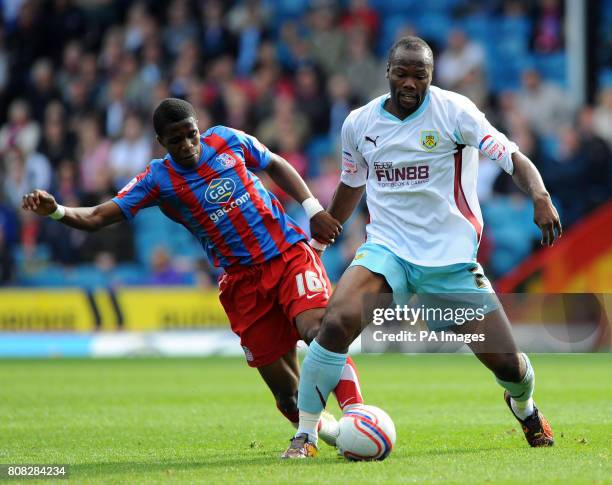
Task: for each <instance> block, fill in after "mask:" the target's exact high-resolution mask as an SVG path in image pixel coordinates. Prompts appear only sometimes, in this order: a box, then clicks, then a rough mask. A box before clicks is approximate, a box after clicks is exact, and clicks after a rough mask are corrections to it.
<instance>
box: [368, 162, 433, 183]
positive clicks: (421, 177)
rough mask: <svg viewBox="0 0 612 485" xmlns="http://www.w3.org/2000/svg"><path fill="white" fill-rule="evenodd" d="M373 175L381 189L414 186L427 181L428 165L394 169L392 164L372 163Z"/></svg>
mask: <svg viewBox="0 0 612 485" xmlns="http://www.w3.org/2000/svg"><path fill="white" fill-rule="evenodd" d="M374 174H375V175H376V181H377V182H378V184H379V185H380V186H382V187H400V186H403V185H415V184H420V183H424V182H426V181H427V180H429V165H410V166H404V167H394V166H393V162H374Z"/></svg>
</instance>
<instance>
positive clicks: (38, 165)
mask: <svg viewBox="0 0 612 485" xmlns="http://www.w3.org/2000/svg"><path fill="white" fill-rule="evenodd" d="M3 158H4V160H3V161H4V170H3V172H4V173H5V179H4V195H5V197H6V200H7V201H8V202H9V203H10V204H11V205H12V206H13V208H15V209H19V207H21V197H22V195H23V194H24V193H26V192H27V191H30V190H33V189H34V188H36V187H42V188H43V190H47V189H49V187H50V185H51V166H50V165H49V161H48V160H47V158H46V157H45V156H44V155H42V154H40V153H38V152H30V153H27V154H26V153H24V151H23V150H21V148H19V147H17V146H13V147H12V148H9V149H8V150H7V151H6V153H5V155H4V157H3ZM24 190H25V191H26V192H24Z"/></svg>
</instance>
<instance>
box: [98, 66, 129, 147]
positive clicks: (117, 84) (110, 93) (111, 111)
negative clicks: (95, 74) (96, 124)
mask: <svg viewBox="0 0 612 485" xmlns="http://www.w3.org/2000/svg"><path fill="white" fill-rule="evenodd" d="M126 89H127V86H126V84H125V80H124V79H123V78H122V77H121V76H115V77H114V78H112V79H111V80H110V81H109V82H108V84H107V86H106V91H105V93H104V94H103V95H102V96H101V97H100V100H99V106H100V108H101V109H102V110H104V115H105V130H104V131H105V134H106V136H108V137H110V138H113V139H115V138H118V137H119V136H120V135H121V130H122V128H123V124H124V121H125V117H126V115H127V112H128V110H129V106H128V103H127V101H126V99H125V91H126Z"/></svg>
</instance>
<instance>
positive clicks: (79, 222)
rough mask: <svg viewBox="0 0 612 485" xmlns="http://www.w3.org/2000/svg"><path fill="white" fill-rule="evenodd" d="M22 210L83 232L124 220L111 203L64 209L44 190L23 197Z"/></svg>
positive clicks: (118, 209)
mask: <svg viewBox="0 0 612 485" xmlns="http://www.w3.org/2000/svg"><path fill="white" fill-rule="evenodd" d="M22 208H23V210H26V211H32V212H34V213H35V214H38V215H39V216H52V217H53V218H55V219H58V220H60V221H61V222H62V223H64V224H66V225H67V226H70V227H74V228H76V229H82V230H84V231H97V230H98V229H102V228H103V227H105V226H108V225H110V224H114V223H115V222H120V221H123V220H125V217H124V215H123V213H122V212H121V209H120V208H119V206H118V205H117V204H115V203H114V202H113V201H110V200H109V201H107V202H104V203H102V204H100V205H97V206H95V207H64V206H60V205H59V204H58V203H57V202H56V201H55V197H53V196H52V195H51V194H49V193H48V192H45V191H44V190H34V191H32V192H30V193H28V194H26V195H24V196H23V199H22ZM62 213H63V215H62Z"/></svg>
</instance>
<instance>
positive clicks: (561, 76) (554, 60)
mask: <svg viewBox="0 0 612 485" xmlns="http://www.w3.org/2000/svg"><path fill="white" fill-rule="evenodd" d="M533 62H534V65H535V66H536V68H537V70H538V71H539V72H540V74H541V75H542V77H543V78H544V79H547V80H549V81H554V82H556V83H558V84H560V85H561V86H567V56H566V55H565V52H560V53H556V54H545V55H542V54H540V55H537V54H536V55H534V56H533Z"/></svg>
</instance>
